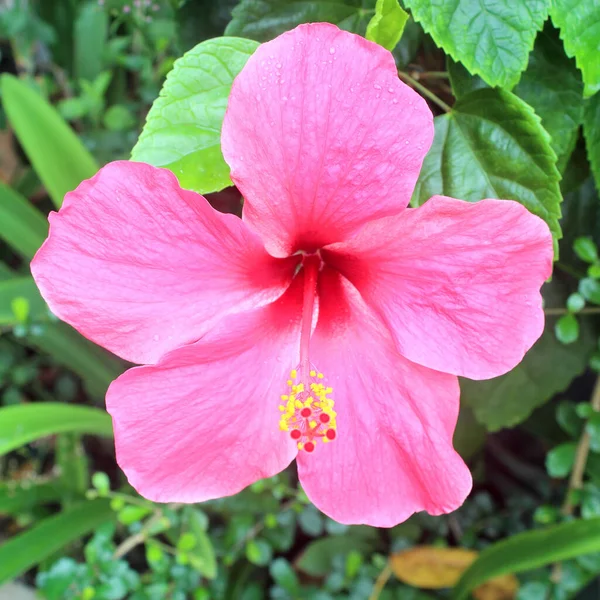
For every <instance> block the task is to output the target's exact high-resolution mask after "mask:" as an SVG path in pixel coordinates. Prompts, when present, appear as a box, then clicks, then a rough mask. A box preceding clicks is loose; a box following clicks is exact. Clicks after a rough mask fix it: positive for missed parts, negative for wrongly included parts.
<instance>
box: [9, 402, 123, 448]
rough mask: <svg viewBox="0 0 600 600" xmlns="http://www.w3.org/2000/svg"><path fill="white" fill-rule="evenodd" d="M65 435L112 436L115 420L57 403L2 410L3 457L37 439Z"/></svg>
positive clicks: (94, 410) (100, 412) (91, 410)
mask: <svg viewBox="0 0 600 600" xmlns="http://www.w3.org/2000/svg"><path fill="white" fill-rule="evenodd" d="M66 432H75V433H82V434H93V435H102V436H106V437H112V435H113V432H112V421H111V419H110V416H109V415H108V414H107V413H106V412H104V411H103V410H100V409H98V408H92V407H91V406H76V405H72V404H60V403H58V402H37V403H35V404H18V405H15V406H6V407H4V408H0V456H1V455H3V454H7V453H8V452H10V451H11V450H14V449H15V448H19V447H20V446H23V445H25V444H28V443H29V442H32V441H34V440H37V439H38V438H41V437H45V436H48V435H55V434H57V433H66Z"/></svg>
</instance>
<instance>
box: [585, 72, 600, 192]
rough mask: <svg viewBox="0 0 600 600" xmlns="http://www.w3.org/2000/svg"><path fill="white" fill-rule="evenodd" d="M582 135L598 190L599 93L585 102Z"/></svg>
mask: <svg viewBox="0 0 600 600" xmlns="http://www.w3.org/2000/svg"><path fill="white" fill-rule="evenodd" d="M599 62H600V61H599ZM583 135H584V136H585V143H586V146H587V153H588V158H589V160H590V163H591V166H592V173H593V174H594V180H595V181H596V187H597V188H598V189H600V93H598V94H596V95H595V96H593V97H592V98H590V99H589V100H588V101H587V104H586V107H585V111H584V114H583Z"/></svg>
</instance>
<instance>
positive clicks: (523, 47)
mask: <svg viewBox="0 0 600 600" xmlns="http://www.w3.org/2000/svg"><path fill="white" fill-rule="evenodd" d="M405 5H406V7H407V8H409V9H410V10H411V13H412V16H413V17H414V19H415V21H418V22H419V23H421V25H422V26H423V29H424V30H425V31H426V32H427V33H429V34H430V35H431V37H432V38H433V39H434V41H435V42H436V44H437V45H438V46H441V47H442V48H443V49H444V51H445V52H446V54H449V55H450V56H452V58H453V59H454V60H457V61H460V62H461V63H463V64H464V65H465V67H467V69H468V70H469V71H470V72H471V73H473V74H476V75H481V77H483V79H484V80H485V81H486V82H487V83H489V84H490V85H492V86H496V85H497V86H502V87H507V88H511V87H512V86H514V85H515V84H516V83H517V81H518V80H519V75H520V73H521V71H523V70H524V69H525V67H526V66H527V57H528V55H529V52H530V51H531V49H532V48H533V42H534V40H535V35H536V32H537V31H538V30H540V29H541V28H542V25H543V24H544V21H545V20H546V18H547V16H548V11H549V9H550V0H445V1H444V2H431V0H405Z"/></svg>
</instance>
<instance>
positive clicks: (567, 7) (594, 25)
mask: <svg viewBox="0 0 600 600" xmlns="http://www.w3.org/2000/svg"><path fill="white" fill-rule="evenodd" d="M550 15H551V17H552V21H553V22H554V24H555V25H556V26H557V27H559V28H560V37H561V38H562V40H563V42H564V43H565V50H566V52H567V54H568V55H569V56H570V57H575V60H576V61H577V66H578V67H579V68H580V69H581V72H582V74H583V82H584V84H585V90H584V93H585V96H586V97H587V96H592V95H593V94H595V93H596V92H597V91H598V90H600V60H598V39H600V4H599V3H598V2H596V1H595V0H554V2H553V4H552V10H551V12H550Z"/></svg>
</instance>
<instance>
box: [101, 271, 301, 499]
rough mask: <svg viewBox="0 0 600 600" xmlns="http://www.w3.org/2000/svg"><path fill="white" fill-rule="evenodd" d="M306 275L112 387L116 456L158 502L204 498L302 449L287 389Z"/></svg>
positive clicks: (264, 472)
mask: <svg viewBox="0 0 600 600" xmlns="http://www.w3.org/2000/svg"><path fill="white" fill-rule="evenodd" d="M302 281H303V277H302V276H299V277H297V278H296V280H295V282H294V283H293V284H292V286H291V287H290V289H289V290H288V292H286V293H285V295H284V296H283V297H282V298H280V299H279V300H278V301H276V302H275V303H273V304H271V305H269V306H266V307H263V308H260V309H257V310H255V311H251V312H248V313H242V314H237V315H230V316H227V317H225V318H224V319H222V320H220V321H219V323H218V324H217V325H216V326H215V328H213V329H211V331H210V332H209V333H208V334H206V336H205V337H203V338H202V339H201V340H200V341H198V342H196V343H195V344H192V345H189V346H185V347H183V348H178V349H177V350H174V351H173V352H171V353H169V354H167V355H166V356H164V357H163V358H162V359H161V360H160V361H159V363H158V364H157V365H147V366H143V367H136V368H134V369H130V370H129V371H127V372H126V373H124V374H123V375H121V377H119V378H118V379H117V380H116V381H114V382H113V383H112V384H111V386H110V388H109V390H108V393H107V396H106V406H107V409H108V411H109V412H110V414H111V415H112V418H113V424H114V429H115V444H116V450H117V461H118V463H119V465H120V466H121V468H122V469H123V471H125V474H126V475H127V478H128V480H129V482H130V483H131V485H133V487H134V488H135V489H136V490H137V491H138V492H139V493H140V494H142V495H143V496H144V497H146V498H149V499H150V500H154V501H156V502H201V501H204V500H209V499H211V498H218V497H221V496H228V495H231V494H235V493H237V492H239V491H240V490H241V489H243V488H244V487H246V486H247V485H249V484H251V483H253V482H254V481H257V480H258V479H262V478H263V477H271V476H272V475H274V474H276V473H278V472H279V471H281V470H282V469H284V468H285V467H286V466H287V465H288V464H289V463H290V462H291V461H292V460H293V458H294V456H295V455H296V452H297V449H296V445H295V443H294V442H293V441H292V439H291V438H290V437H289V435H286V434H285V433H284V432H282V431H280V429H279V419H280V417H281V413H280V412H279V410H278V405H279V403H280V402H281V401H280V399H279V397H280V394H281V393H282V391H283V390H284V389H285V381H286V380H287V378H288V374H289V371H290V369H291V368H292V367H293V366H295V365H296V364H297V362H298V344H299V335H300V312H301V308H302V307H301V300H302Z"/></svg>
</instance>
